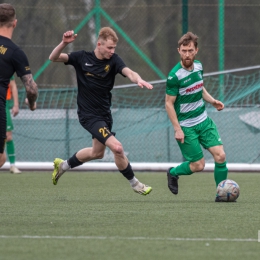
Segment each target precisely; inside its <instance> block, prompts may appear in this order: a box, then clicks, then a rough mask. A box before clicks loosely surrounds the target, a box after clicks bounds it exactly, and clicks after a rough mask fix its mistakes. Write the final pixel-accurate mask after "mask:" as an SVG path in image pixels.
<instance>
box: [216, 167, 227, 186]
mask: <svg viewBox="0 0 260 260" xmlns="http://www.w3.org/2000/svg"><path fill="white" fill-rule="evenodd" d="M227 175H228V168H227V162H223V163H217V162H215V169H214V179H215V182H216V187H217V186H218V184H219V183H220V182H221V181H223V180H226V179H227Z"/></svg>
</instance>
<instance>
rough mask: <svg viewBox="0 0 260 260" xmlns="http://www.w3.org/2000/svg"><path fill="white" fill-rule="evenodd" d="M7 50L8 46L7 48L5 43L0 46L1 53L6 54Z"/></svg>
mask: <svg viewBox="0 0 260 260" xmlns="http://www.w3.org/2000/svg"><path fill="white" fill-rule="evenodd" d="M6 51H7V48H5V47H4V46H3V45H1V46H0V54H3V55H4V54H5V53H6Z"/></svg>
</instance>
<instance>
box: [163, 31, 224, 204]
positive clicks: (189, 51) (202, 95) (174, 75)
mask: <svg viewBox="0 0 260 260" xmlns="http://www.w3.org/2000/svg"><path fill="white" fill-rule="evenodd" d="M198 50H199V49H198V37H197V35H195V34H193V33H191V32H188V33H186V34H184V35H183V36H182V37H181V38H180V40H179V41H178V52H179V54H180V58H181V61H180V62H179V63H178V64H177V65H176V66H175V67H174V68H173V69H172V70H171V71H170V73H169V75H168V79H167V84H166V98H165V108H166V111H167V114H168V116H169V119H170V121H171V123H172V125H173V128H174V132H175V139H176V140H177V143H178V145H179V147H180V150H181V152H182V155H183V157H184V158H185V160H186V161H185V162H183V163H182V164H180V165H178V166H177V167H175V168H173V167H172V168H169V169H168V171H167V178H168V187H169V189H170V191H171V192H172V193H173V194H178V179H179V176H180V175H190V174H192V173H194V172H200V171H202V170H203V169H204V167H205V159H204V155H203V151H202V149H201V146H202V147H203V148H205V149H207V150H208V151H209V152H210V153H211V154H212V156H213V158H214V161H215V169H214V178H215V182H216V186H217V185H218V184H219V183H220V182H221V181H222V180H225V179H226V178H227V174H228V169H227V166H226V155H225V152H224V148H223V144H222V141H221V138H220V135H219V133H218V130H217V127H216V125H215V123H214V122H213V120H212V119H211V118H209V117H208V115H207V111H206V109H205V103H204V102H205V101H206V102H208V103H210V104H211V105H212V106H214V107H215V108H216V109H217V110H218V111H220V110H222V109H223V108H224V104H223V103H222V102H221V101H219V100H216V99H214V98H213V97H212V96H211V95H210V94H209V93H208V92H207V90H206V89H205V87H204V84H203V67H202V64H201V62H200V61H198V60H195V56H196V54H197V53H198ZM215 201H216V202H218V201H219V198H218V197H216V199H215Z"/></svg>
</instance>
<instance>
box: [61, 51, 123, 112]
mask: <svg viewBox="0 0 260 260" xmlns="http://www.w3.org/2000/svg"><path fill="white" fill-rule="evenodd" d="M68 55H69V60H68V62H67V63H65V64H66V65H67V64H69V65H73V66H74V68H75V70H76V74H77V82H78V97H77V104H78V114H79V116H89V115H96V116H105V115H107V114H108V113H110V107H111V98H112V94H111V90H112V89H113V86H114V82H115V76H116V74H117V73H120V74H122V69H123V68H125V67H126V65H125V63H124V62H123V60H122V59H121V58H120V57H119V56H118V55H117V54H113V56H112V57H111V58H110V59H104V60H99V59H98V58H97V57H96V55H95V53H94V51H92V52H86V51H77V52H72V53H69V54H68ZM122 75H123V74H122Z"/></svg>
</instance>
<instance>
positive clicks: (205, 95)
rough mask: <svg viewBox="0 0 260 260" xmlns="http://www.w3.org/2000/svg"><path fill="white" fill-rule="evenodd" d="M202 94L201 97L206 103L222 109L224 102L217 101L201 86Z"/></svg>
mask: <svg viewBox="0 0 260 260" xmlns="http://www.w3.org/2000/svg"><path fill="white" fill-rule="evenodd" d="M202 96H203V99H204V100H205V101H206V102H208V103H210V104H211V105H212V106H214V107H215V108H216V109H217V110H218V111H220V110H223V109H224V107H225V106H224V104H223V103H222V102H221V101H219V100H217V99H214V98H213V97H212V96H211V95H210V94H209V93H208V91H207V90H206V89H205V88H204V87H203V94H202Z"/></svg>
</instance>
